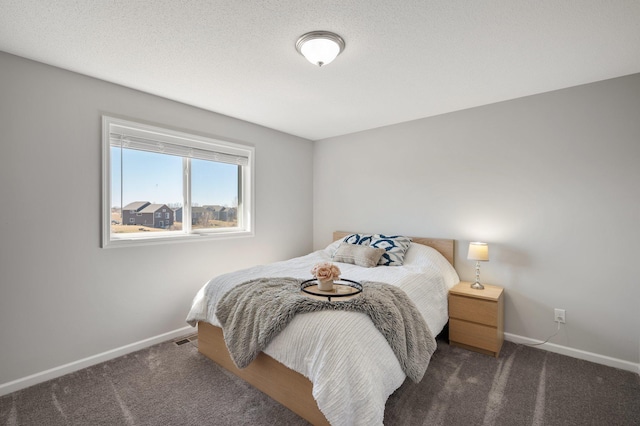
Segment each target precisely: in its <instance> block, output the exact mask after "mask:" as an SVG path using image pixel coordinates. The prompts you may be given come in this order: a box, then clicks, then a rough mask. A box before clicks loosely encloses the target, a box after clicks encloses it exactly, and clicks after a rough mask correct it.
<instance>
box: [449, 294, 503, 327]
mask: <svg viewBox="0 0 640 426" xmlns="http://www.w3.org/2000/svg"><path fill="white" fill-rule="evenodd" d="M496 306H497V305H496V302H493V301H490V300H481V299H473V298H470V297H464V296H457V295H454V294H451V295H449V317H450V318H457V319H462V320H466V321H472V322H475V323H479V324H486V325H490V326H493V327H496V326H497V325H498V309H496Z"/></svg>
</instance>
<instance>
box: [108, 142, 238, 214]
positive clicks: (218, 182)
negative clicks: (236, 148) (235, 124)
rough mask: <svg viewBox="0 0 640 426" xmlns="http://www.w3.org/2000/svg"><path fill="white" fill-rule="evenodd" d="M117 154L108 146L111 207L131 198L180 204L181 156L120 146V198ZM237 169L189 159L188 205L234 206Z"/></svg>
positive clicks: (230, 165) (117, 151)
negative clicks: (121, 147) (121, 156)
mask: <svg viewBox="0 0 640 426" xmlns="http://www.w3.org/2000/svg"><path fill="white" fill-rule="evenodd" d="M120 153H121V151H120V148H115V147H112V148H111V207H122V206H126V205H127V204H129V203H131V202H134V201H149V202H151V203H153V204H167V205H171V206H176V205H180V206H181V205H182V200H183V195H182V157H176V156H173V155H165V154H157V153H152V152H146V151H137V150H133V149H123V150H122V155H123V158H122V169H123V170H122V171H123V173H122V177H123V179H122V180H123V181H124V186H123V191H122V192H123V199H122V201H121V200H120V195H121V194H120V182H121V179H120V176H121V167H120V165H121V161H120V160H121V158H120V155H121V154H120ZM238 169H239V167H238V166H237V165H233V164H224V163H216V162H213V161H205V160H198V159H192V160H191V188H192V194H191V201H192V205H198V206H202V205H212V204H213V205H221V206H229V207H233V206H235V205H236V204H237V197H238ZM121 203H122V204H121Z"/></svg>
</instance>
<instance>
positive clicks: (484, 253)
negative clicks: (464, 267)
mask: <svg viewBox="0 0 640 426" xmlns="http://www.w3.org/2000/svg"><path fill="white" fill-rule="evenodd" d="M467 259H469V260H481V261H488V260H489V246H488V245H487V243H480V242H473V243H469V253H468V254H467Z"/></svg>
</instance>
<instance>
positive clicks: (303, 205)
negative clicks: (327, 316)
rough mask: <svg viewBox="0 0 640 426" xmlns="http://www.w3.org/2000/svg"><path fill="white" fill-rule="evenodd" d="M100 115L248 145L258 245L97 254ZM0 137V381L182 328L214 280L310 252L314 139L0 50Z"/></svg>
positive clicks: (222, 243)
mask: <svg viewBox="0 0 640 426" xmlns="http://www.w3.org/2000/svg"><path fill="white" fill-rule="evenodd" d="M212 96H215V94H212ZM102 114H109V115H117V116H123V117H125V118H132V119H139V120H145V121H148V122H151V123H157V124H161V125H165V126H169V127H172V128H176V129H178V130H187V131H193V132H196V133H201V134H204V135H208V136H212V137H218V138H221V139H228V140H231V141H236V142H243V143H248V144H252V145H254V146H255V147H256V154H255V155H256V157H255V158H256V166H255V173H256V193H257V195H256V235H255V237H254V238H241V239H226V240H219V241H202V242H195V243H181V244H168V245H154V246H148V247H129V248H117V249H101V248H100V218H101V212H100V203H101V195H100V188H101V182H100V177H101V157H100V152H101V139H100V138H101V128H100V127H101V121H100V120H101V115H102ZM0 138H1V139H0V144H1V149H2V154H1V155H0V200H2V203H3V209H2V210H3V214H2V216H1V217H0V342H1V343H0V385H2V384H3V383H7V382H10V381H12V380H16V379H20V378H23V377H25V376H28V375H31V374H35V373H40V372H42V371H44V370H47V369H51V368H54V367H58V366H62V365H64V364H66V363H71V362H75V361H77V360H81V359H84V358H86V357H90V356H93V355H96V354H101V353H104V352H106V351H110V350H113V349H115V348H120V347H122V346H125V345H128V344H131V343H134V342H139V341H142V340H144V339H147V338H151V337H153V336H158V335H161V334H163V333H167V332H170V331H173V330H176V329H180V328H182V327H185V326H186V323H185V322H184V319H185V317H186V315H187V312H188V309H189V307H190V304H191V300H192V299H193V297H194V295H195V294H196V292H197V290H198V289H199V288H200V287H201V286H202V285H203V284H204V282H205V281H207V280H208V279H209V278H211V277H213V276H215V275H219V274H222V273H225V272H228V271H231V270H236V269H239V268H243V267H248V266H251V265H255V264H261V263H267V262H271V261H275V260H281V259H285V258H289V257H293V256H298V255H301V254H305V253H308V252H309V251H310V250H311V249H312V243H311V240H312V188H313V181H312V154H313V146H312V143H311V142H310V141H307V140H304V139H300V138H297V137H293V136H290V135H286V134H283V133H280V132H276V131H273V130H269V129H266V128H264V127H260V126H257V125H254V124H250V123H247V122H243V121H240V120H236V119H233V118H229V117H225V116H221V115H218V114H214V113H211V112H207V111H204V110H201V109H197V108H193V107H189V106H186V105H183V104H180V103H177V102H172V101H168V100H166V99H162V98H159V97H155V96H152V95H149V94H145V93H142V92H138V91H135V90H131V89H127V88H124V87H121V86H117V85H114V84H110V83H106V82H103V81H100V80H96V79H92V78H89V77H85V76H81V75H78V74H75V73H72V72H68V71H64V70H61V69H57V68H53V67H49V66H46V65H43V64H39V63H36V62H31V61H28V60H25V59H21V58H18V57H15V56H12V55H9V54H6V53H1V52H0ZM284 189H286V190H284ZM51 209H55V210H56V211H57V212H58V214H57V215H56V217H55V220H51V216H50V215H49V214H45V212H50V211H51ZM69 211H73V217H74V218H75V220H73V221H69V220H68V212H69ZM157 259H163V261H158V260H157Z"/></svg>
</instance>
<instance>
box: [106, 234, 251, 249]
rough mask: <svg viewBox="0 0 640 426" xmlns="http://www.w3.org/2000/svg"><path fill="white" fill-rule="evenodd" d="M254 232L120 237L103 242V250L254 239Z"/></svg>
mask: <svg viewBox="0 0 640 426" xmlns="http://www.w3.org/2000/svg"><path fill="white" fill-rule="evenodd" d="M253 236H254V233H253V231H240V230H234V231H228V232H215V233H213V232H201V233H197V232H194V233H192V234H188V235H185V234H179V235H167V234H163V235H158V236H149V235H145V236H144V237H133V236H130V237H125V236H123V237H119V238H114V239H111V240H109V241H103V243H102V248H119V247H135V246H147V245H154V244H170V243H186V242H194V241H211V240H221V239H229V238H246V237H253Z"/></svg>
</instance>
